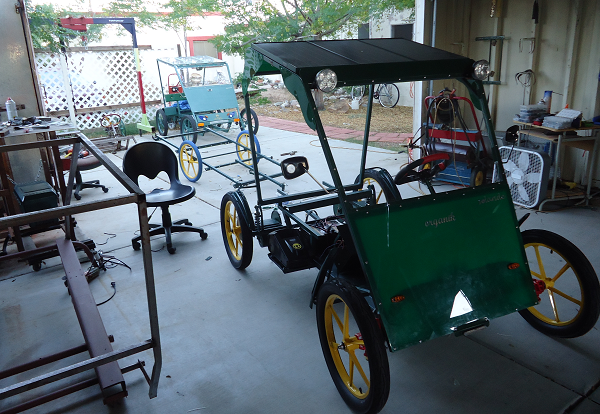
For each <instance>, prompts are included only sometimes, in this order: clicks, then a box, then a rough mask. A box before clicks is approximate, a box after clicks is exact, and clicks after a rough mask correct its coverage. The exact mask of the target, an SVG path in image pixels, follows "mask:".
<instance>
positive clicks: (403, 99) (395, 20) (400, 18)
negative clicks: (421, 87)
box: [369, 10, 415, 106]
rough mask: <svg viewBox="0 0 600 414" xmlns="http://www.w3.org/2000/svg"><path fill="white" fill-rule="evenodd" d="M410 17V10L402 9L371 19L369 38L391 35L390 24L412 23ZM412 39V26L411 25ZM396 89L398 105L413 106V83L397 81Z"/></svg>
mask: <svg viewBox="0 0 600 414" xmlns="http://www.w3.org/2000/svg"><path fill="white" fill-rule="evenodd" d="M409 18H410V11H409V10H404V11H402V12H401V13H397V14H394V15H390V16H388V17H387V18H385V19H382V20H376V21H375V20H372V21H371V22H370V24H369V37H370V38H371V39H379V38H388V37H392V26H393V25H397V24H410V23H413V21H412V19H409ZM413 39H414V27H413ZM396 85H397V86H398V89H399V90H400V99H399V101H398V105H401V106H413V105H414V102H415V101H414V93H412V95H413V97H411V86H412V87H413V88H414V84H411V83H407V82H403V83H397V84H396Z"/></svg>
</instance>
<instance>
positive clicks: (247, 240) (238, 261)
mask: <svg viewBox="0 0 600 414" xmlns="http://www.w3.org/2000/svg"><path fill="white" fill-rule="evenodd" d="M244 202H245V200H244V201H242V200H241V199H240V197H239V196H238V195H237V194H236V193H235V192H229V193H227V194H225V196H223V200H221V233H222V236H223V242H224V244H225V250H226V251H227V256H228V257H229V261H230V262H231V264H232V266H233V267H235V268H236V269H240V270H241V269H245V268H246V267H248V265H249V264H250V262H251V261H252V232H251V230H250V226H249V223H248V221H247V219H246V216H245V214H244V213H243V211H246V212H247V211H248V210H249V209H248V208H247V204H244Z"/></svg>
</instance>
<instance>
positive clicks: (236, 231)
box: [224, 201, 244, 260]
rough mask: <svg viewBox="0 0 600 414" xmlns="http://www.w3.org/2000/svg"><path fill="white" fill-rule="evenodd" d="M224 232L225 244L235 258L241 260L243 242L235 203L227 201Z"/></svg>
mask: <svg viewBox="0 0 600 414" xmlns="http://www.w3.org/2000/svg"><path fill="white" fill-rule="evenodd" d="M224 217H225V234H226V236H227V244H228V245H229V250H230V251H231V253H232V254H233V256H234V257H235V258H236V260H242V252H243V248H244V246H243V244H242V227H241V226H240V220H239V218H238V213H237V210H236V209H235V205H234V204H233V203H232V202H231V201H228V202H227V204H226V206H225V216H224Z"/></svg>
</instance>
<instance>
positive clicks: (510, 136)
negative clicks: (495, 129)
mask: <svg viewBox="0 0 600 414" xmlns="http://www.w3.org/2000/svg"><path fill="white" fill-rule="evenodd" d="M518 139H519V126H518V125H513V126H511V127H510V128H508V129H507V130H506V135H505V136H504V140H505V141H506V143H507V144H509V145H514V144H516V143H517V140H518Z"/></svg>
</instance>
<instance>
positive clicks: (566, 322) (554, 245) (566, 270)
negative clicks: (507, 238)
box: [519, 229, 600, 338]
mask: <svg viewBox="0 0 600 414" xmlns="http://www.w3.org/2000/svg"><path fill="white" fill-rule="evenodd" d="M521 235H522V237H523V243H524V245H525V253H526V254H527V261H528V263H529V268H530V270H531V276H532V278H533V282H534V289H535V290H536V293H537V294H538V297H539V298H540V303H539V304H538V305H536V306H532V307H530V308H527V309H524V310H522V311H520V312H519V313H520V314H521V316H523V318H524V319H525V320H526V321H527V322H529V324H531V326H533V327H534V328H535V329H537V330H538V331H540V332H542V333H544V334H546V335H550V336H557V337H560V338H574V337H577V336H581V335H584V334H585V333H587V332H588V331H589V330H590V329H592V328H593V327H594V325H595V324H596V322H597V321H598V316H599V315H600V284H599V283H598V278H597V276H596V272H595V271H594V268H593V267H592V265H591V264H590V262H589V261H588V259H587V258H586V257H585V255H584V254H583V253H582V252H581V250H579V249H578V248H577V247H576V246H575V245H574V244H573V243H571V242H570V241H568V240H567V239H565V238H564V237H562V236H559V235H558V234H555V233H552V232H550V231H546V230H537V229H536V230H525V231H523V232H522V233H521Z"/></svg>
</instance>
